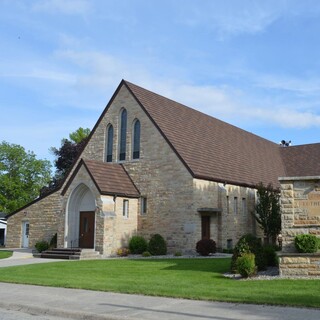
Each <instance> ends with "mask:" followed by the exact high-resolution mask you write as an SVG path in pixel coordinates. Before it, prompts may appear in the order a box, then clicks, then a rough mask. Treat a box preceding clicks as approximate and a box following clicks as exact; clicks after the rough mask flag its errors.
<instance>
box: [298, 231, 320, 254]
mask: <svg viewBox="0 0 320 320" xmlns="http://www.w3.org/2000/svg"><path fill="white" fill-rule="evenodd" d="M294 245H295V247H296V249H297V251H298V252H301V253H314V252H317V250H318V246H319V240H318V238H317V237H316V236H315V235H313V234H299V235H297V236H296V237H295V238H294Z"/></svg>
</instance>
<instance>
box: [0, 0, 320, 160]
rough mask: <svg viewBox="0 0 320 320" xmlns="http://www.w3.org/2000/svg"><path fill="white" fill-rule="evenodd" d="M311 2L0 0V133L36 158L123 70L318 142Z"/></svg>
mask: <svg viewBox="0 0 320 320" xmlns="http://www.w3.org/2000/svg"><path fill="white" fill-rule="evenodd" d="M319 39H320V2H319V1H317V0H314V1H308V0H304V1H300V0H297V1H295V0H290V1H289V0H288V1H281V0H275V1H273V0H266V1H265V0H261V1H259V0H256V1H249V0H239V1H235V0H221V1H220V0H202V1H197V0H161V1H155V0H116V1H113V0H0V110H1V122H0V123H1V127H0V128H1V129H0V141H2V140H5V141H7V142H10V143H16V144H20V145H22V146H23V147H25V148H26V149H27V150H31V151H34V152H35V153H36V155H37V157H38V158H42V159H43V158H47V159H49V160H52V159H53V157H52V155H51V154H50V152H49V148H50V147H52V146H55V147H59V146H60V141H61V139H62V138H64V137H68V134H69V133H70V132H72V131H74V130H76V129H77V128H78V127H80V126H81V127H84V128H86V127H88V128H92V127H93V126H94V124H95V122H96V121H97V119H98V117H99V115H100V114H101V112H102V111H103V109H104V107H105V106H106V104H107V103H108V101H109V99H110V98H111V96H112V94H113V92H114V91H115V89H116V88H117V86H118V84H119V83H120V81H121V79H126V80H128V81H130V82H133V83H135V84H138V85H141V86H143V87H145V88H147V89H149V90H151V91H154V92H157V93H159V94H162V95H164V96H167V97H169V98H172V99H174V100H176V101H178V102H181V103H184V104H186V105H188V106H190V107H193V108H194V109H198V110H200V111H203V112H204V113H207V114H210V115H212V116H214V117H216V118H219V119H221V120H224V121H226V122H228V123H231V124H233V125H236V126H238V127H240V128H243V129H245V130H247V131H250V132H253V133H255V134H257V135H260V136H262V137H264V138H266V139H268V140H271V141H274V142H276V143H278V142H279V141H280V140H282V139H284V140H292V144H293V145H298V144H307V143H314V142H319V141H320V137H319V132H320V130H319V129H320V41H319Z"/></svg>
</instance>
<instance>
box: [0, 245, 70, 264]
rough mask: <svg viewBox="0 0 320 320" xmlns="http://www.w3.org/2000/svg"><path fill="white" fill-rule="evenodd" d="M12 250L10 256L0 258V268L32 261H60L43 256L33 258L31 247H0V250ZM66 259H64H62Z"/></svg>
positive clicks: (31, 262) (32, 262)
mask: <svg viewBox="0 0 320 320" xmlns="http://www.w3.org/2000/svg"><path fill="white" fill-rule="evenodd" d="M1 250H3V251H13V254H12V256H11V257H10V258H6V259H0V268H1V267H13V266H22V265H26V264H34V263H48V262H56V261H62V260H60V259H59V260H58V259H43V258H34V257H33V255H32V250H31V249H24V248H18V249H15V248H14V249H0V251H1ZM64 261H66V260H64Z"/></svg>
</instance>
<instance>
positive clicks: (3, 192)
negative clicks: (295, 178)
mask: <svg viewBox="0 0 320 320" xmlns="http://www.w3.org/2000/svg"><path fill="white" fill-rule="evenodd" d="M50 169H51V164H50V161H48V160H39V159H36V155H35V154H34V153H33V152H31V151H26V150H25V149H24V148H23V147H22V146H20V145H17V144H10V143H8V142H5V141H2V143H1V144H0V186H1V188H0V211H3V212H5V213H10V212H13V211H15V210H17V209H19V208H21V207H22V206H24V205H26V204H27V203H28V202H31V201H33V200H34V199H36V198H37V197H38V196H39V192H40V189H41V187H42V186H44V185H46V184H48V182H49V181H50V179H51V170H50Z"/></svg>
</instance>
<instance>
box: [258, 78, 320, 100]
mask: <svg viewBox="0 0 320 320" xmlns="http://www.w3.org/2000/svg"><path fill="white" fill-rule="evenodd" d="M255 81H256V84H257V86H260V87H263V88H268V89H279V90H285V91H290V92H293V93H297V94H300V95H319V93H320V78H306V77H304V78H303V79H301V78H294V77H292V76H290V77H289V76H279V75H263V76H259V77H258V78H257V79H256V80H255Z"/></svg>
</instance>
